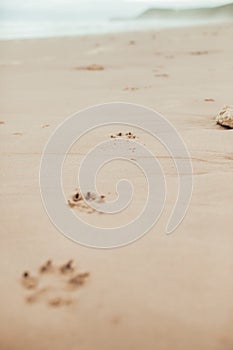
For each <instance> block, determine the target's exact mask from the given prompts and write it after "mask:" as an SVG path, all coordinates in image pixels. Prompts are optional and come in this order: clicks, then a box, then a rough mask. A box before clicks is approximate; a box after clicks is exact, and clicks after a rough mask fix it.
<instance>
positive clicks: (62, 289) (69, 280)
mask: <svg viewBox="0 0 233 350" xmlns="http://www.w3.org/2000/svg"><path fill="white" fill-rule="evenodd" d="M89 277H90V273H89V272H81V271H80V272H79V271H78V269H77V267H76V266H75V264H74V262H73V260H69V261H68V262H66V263H65V264H62V265H61V266H57V265H54V264H53V262H52V260H48V261H46V262H45V263H44V264H43V265H42V266H40V267H39V269H38V272H37V274H32V273H31V272H29V271H24V272H23V273H22V276H21V285H22V287H23V289H24V290H25V300H26V302H27V303H29V304H33V303H37V302H44V303H46V304H47V305H48V306H51V307H60V306H67V305H71V304H73V303H74V302H75V301H76V300H77V295H78V291H79V290H80V289H81V288H83V287H84V286H85V284H86V282H87V280H88V278H89Z"/></svg>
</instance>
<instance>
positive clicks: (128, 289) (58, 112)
mask: <svg viewBox="0 0 233 350" xmlns="http://www.w3.org/2000/svg"><path fill="white" fill-rule="evenodd" d="M232 36H233V26H232V25H222V26H218V27H205V28H188V29H176V30H167V31H161V32H159V33H135V34H119V35H109V36H95V37H89V38H64V39H46V40H25V41H23V40H22V41H20V40H17V41H10V42H1V43H0V51H1V58H0V74H1V87H0V94H1V102H0V108H1V109H0V110H1V115H0V120H1V125H0V133H1V172H0V177H1V185H0V186H1V246H0V256H1V265H0V275H1V298H0V310H1V313H0V348H1V349H3V350H16V349H17V350H29V349H30V350H32V349H33V350H37V349H38V350H42V349H43V350H47V349H48V350H50V349H57V350H74V349H79V350H93V349H95V350H100V349H101V350H109V349H111V350H115V349H117V350H118V349H124V350H129V349H134V350H141V349H148V350H152V349H153V350H154V349H156V350H187V349H189V350H196V349H199V350H232V349H233V332H232V325H233V278H232V276H233V254H232V249H233V234H232V233H233V229H232V228H233V225H232V198H233V186H232V183H233V173H232V171H233V166H232V164H233V163H232V161H233V143H232V137H233V134H232V131H231V130H225V129H223V128H221V127H220V126H217V125H216V124H215V116H216V113H217V112H218V111H219V110H220V108H221V107H222V106H223V105H224V104H232V103H233V101H232V98H233V97H232V81H233V63H232V62H233V49H232ZM133 41H135V43H134V42H133ZM93 64H96V65H100V66H103V67H104V68H105V69H104V70H99V71H98V70H88V71H87V70H83V69H77V68H80V67H81V68H83V67H86V66H89V65H93ZM205 99H214V101H205ZM109 101H126V102H135V103H138V104H143V105H146V106H149V107H152V108H154V109H157V110H158V111H159V112H161V113H162V114H163V115H165V116H166V117H167V118H168V119H169V120H170V121H171V122H173V123H174V125H175V126H176V127H177V129H178V130H179V132H180V133H181V135H182V137H183V138H184V140H185V142H186V143H187V145H188V147H189V150H190V153H191V156H192V159H193V165H194V173H195V175H194V192H193V199H192V203H191V206H190V209H189V211H188V214H187V216H186V218H185V220H184V221H183V223H182V225H180V227H179V228H178V229H177V231H176V232H175V234H174V235H172V236H169V237H168V236H166V235H165V234H164V230H165V225H166V222H167V219H168V216H169V214H170V210H171V209H172V206H173V204H174V199H175V195H176V191H177V188H176V186H175V185H177V179H176V174H175V171H174V167H173V166H172V163H171V162H170V160H169V159H168V158H166V154H165V153H164V150H163V149H161V151H160V148H159V146H157V145H155V144H154V141H153V140H152V139H150V137H149V136H148V135H146V134H143V133H142V132H141V133H139V132H138V131H137V130H135V133H137V134H138V137H139V138H140V140H141V141H142V142H144V143H145V144H146V145H147V146H148V147H149V146H150V147H151V149H152V150H154V151H159V152H158V153H159V156H160V158H161V162H162V164H163V166H164V167H165V169H166V173H167V180H168V186H169V191H170V192H169V196H168V200H167V205H166V210H165V212H164V214H163V216H162V217H161V219H160V221H159V223H158V225H157V226H156V227H155V228H154V229H153V230H152V231H151V232H150V233H149V234H147V235H146V236H145V237H144V238H142V239H141V240H139V241H137V242H136V243H134V244H132V245H129V246H127V247H125V248H122V249H117V250H110V251H101V250H93V249H87V248H84V247H81V246H79V245H77V244H74V243H72V242H71V241H69V240H68V239H66V238H65V237H63V236H62V235H61V234H60V233H59V232H58V231H57V230H56V228H55V227H54V226H53V225H52V224H51V222H50V220H49V218H48V217H47V215H46V214H45V211H44V209H43V206H42V202H41V198H40V191H39V185H38V171H39V164H40V157H41V152H42V150H43V148H44V145H45V143H46V141H47V139H48V137H49V136H50V134H51V132H52V131H53V129H54V128H55V127H56V126H57V125H58V124H59V123H60V122H62V121H63V120H64V118H65V117H66V116H68V115H70V114H73V113H74V112H76V111H78V110H80V109H82V108H85V107H89V106H91V105H94V104H98V103H102V102H109ZM3 122H4V123H3ZM42 126H43V127H42ZM117 131H119V130H118V129H115V130H112V129H111V128H110V129H103V130H101V131H99V132H97V133H95V134H94V135H92V137H89V138H88V136H87V139H86V140H83V141H81V144H80V145H79V146H75V147H77V152H79V156H78V159H77V155H76V156H75V155H73V156H70V157H68V160H67V168H66V173H65V176H64V178H65V180H66V181H65V186H66V190H67V194H70V193H71V192H72V191H73V190H74V188H75V176H74V174H73V172H72V166H75V165H76V163H77V162H79V161H80V159H81V156H82V155H83V154H85V152H86V151H87V150H88V149H89V147H91V146H92V145H94V144H95V141H97V140H104V139H106V138H108V137H109V135H110V133H112V132H117ZM133 157H134V155H133ZM114 167H115V168H114ZM133 168H134V167H133ZM114 169H115V172H114ZM119 170H120V173H119V175H122V173H123V170H127V173H128V175H132V174H134V175H135V174H136V175H138V176H135V178H134V182H135V185H136V188H137V196H136V198H135V204H133V205H132V207H131V208H129V211H128V215H133V214H135V213H137V211H138V210H139V209H138V208H140V205H141V202H142V200H143V199H144V185H145V183H144V182H143V181H144V180H143V177H142V175H141V174H140V173H138V174H137V173H135V170H134V169H132V167H131V166H129V168H127V167H125V168H124V167H119V166H117V164H116V163H115V164H113V165H112V166H110V167H108V168H107V169H106V170H105V175H106V176H105V178H104V181H103V180H102V182H101V181H100V188H102V189H103V191H109V192H111V193H113V192H114V187H113V186H114V182H115V180H117V175H116V173H117V171H119ZM139 185H140V186H139ZM101 186H102V187H101ZM81 215H83V216H86V217H87V218H88V219H90V221H92V222H95V221H100V222H101V223H102V224H103V223H104V219H103V217H102V216H101V218H100V217H99V216H96V215H95V214H92V215H89V216H88V215H87V214H86V213H82V214H81ZM126 218H127V215H126V216H124V215H123V216H122V218H121V219H122V222H123V220H125V219H126ZM128 218H129V216H128ZM115 221H117V220H116V219H114V218H113V219H112V221H111V224H115ZM49 258H51V259H53V260H54V261H55V262H56V263H57V264H61V263H64V262H65V261H66V260H67V259H70V258H74V259H75V261H76V262H77V264H78V266H80V269H81V270H85V271H89V272H90V277H89V280H88V281H87V283H86V285H85V286H84V287H83V288H82V289H80V292H78V294H77V295H76V297H77V302H75V303H71V304H70V303H69V302H68V301H69V299H65V300H67V303H66V302H65V301H64V304H65V305H62V306H61V307H55V306H56V300H55V301H53V303H54V304H55V305H53V306H54V307H51V305H50V306H49V305H48V303H47V301H46V300H47V299H46V298H45V297H44V296H43V297H42V298H41V300H39V301H38V302H35V303H33V304H32V305H31V304H28V303H26V302H25V296H26V295H27V291H25V290H24V289H23V288H22V285H21V283H20V276H21V273H22V272H23V271H24V270H30V271H32V272H33V271H34V272H36V271H37V268H38V266H39V265H40V264H41V263H43V262H44V261H46V260H47V259H49ZM53 283H55V282H54V281H53V278H51V279H50V278H49V277H48V282H47V287H49V288H50V294H51V295H52V297H56V295H57V294H56V293H55V294H54V295H53V292H51V290H53V286H54V285H53ZM59 288H60V289H59ZM58 292H59V293H60V294H62V295H63V294H64V298H68V297H69V295H70V294H69V292H68V291H66V290H64V288H63V287H62V286H60V287H58ZM59 293H58V294H59ZM60 294H59V295H60ZM39 299H40V298H39ZM51 303H52V302H51Z"/></svg>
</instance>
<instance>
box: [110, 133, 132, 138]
mask: <svg viewBox="0 0 233 350" xmlns="http://www.w3.org/2000/svg"><path fill="white" fill-rule="evenodd" d="M110 137H111V139H116V138H118V137H123V138H126V139H136V137H137V136H136V135H134V134H133V133H132V132H127V133H125V134H124V133H123V132H118V133H117V134H115V135H110Z"/></svg>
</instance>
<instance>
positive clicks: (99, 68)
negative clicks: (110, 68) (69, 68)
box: [75, 64, 105, 71]
mask: <svg viewBox="0 0 233 350" xmlns="http://www.w3.org/2000/svg"><path fill="white" fill-rule="evenodd" d="M75 69H76V70H87V71H103V70H104V69H105V68H104V66H101V65H100V64H91V65H88V66H80V67H75Z"/></svg>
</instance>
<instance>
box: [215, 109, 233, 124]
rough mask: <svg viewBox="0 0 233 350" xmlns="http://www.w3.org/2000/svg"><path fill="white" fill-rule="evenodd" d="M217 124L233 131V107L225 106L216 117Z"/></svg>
mask: <svg viewBox="0 0 233 350" xmlns="http://www.w3.org/2000/svg"><path fill="white" fill-rule="evenodd" d="M216 122H217V124H219V125H221V126H224V127H226V128H230V129H233V106H225V107H223V108H222V110H221V111H220V112H219V113H218V115H217V117H216Z"/></svg>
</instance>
